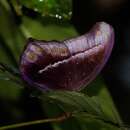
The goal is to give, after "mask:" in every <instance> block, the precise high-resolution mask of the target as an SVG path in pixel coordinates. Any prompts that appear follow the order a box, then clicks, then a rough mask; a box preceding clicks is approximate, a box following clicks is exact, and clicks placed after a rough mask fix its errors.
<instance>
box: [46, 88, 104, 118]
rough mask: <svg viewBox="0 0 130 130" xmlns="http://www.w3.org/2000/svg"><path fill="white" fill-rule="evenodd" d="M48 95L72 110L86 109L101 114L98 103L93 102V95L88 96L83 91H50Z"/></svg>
mask: <svg viewBox="0 0 130 130" xmlns="http://www.w3.org/2000/svg"><path fill="white" fill-rule="evenodd" d="M48 96H49V97H50V98H51V99H54V100H56V101H59V102H61V103H63V104H65V105H67V106H69V107H72V108H73V110H76V111H81V112H82V111H86V112H88V113H93V114H96V115H102V116H103V113H102V111H101V109H100V107H99V105H98V104H97V103H96V102H95V97H89V96H87V95H84V94H83V93H78V92H69V91H58V92H50V93H49V94H48Z"/></svg>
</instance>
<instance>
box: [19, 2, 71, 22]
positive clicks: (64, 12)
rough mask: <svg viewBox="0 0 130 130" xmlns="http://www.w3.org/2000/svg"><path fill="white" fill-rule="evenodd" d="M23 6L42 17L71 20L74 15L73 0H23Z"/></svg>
mask: <svg viewBox="0 0 130 130" xmlns="http://www.w3.org/2000/svg"><path fill="white" fill-rule="evenodd" d="M20 2H21V4H22V5H23V6H25V7H27V8H30V9H32V10H34V11H36V12H39V13H41V15H42V16H49V17H54V18H58V19H68V20H69V19H70V18H71V14H72V1H71V0H29V1H28V0H21V1H20Z"/></svg>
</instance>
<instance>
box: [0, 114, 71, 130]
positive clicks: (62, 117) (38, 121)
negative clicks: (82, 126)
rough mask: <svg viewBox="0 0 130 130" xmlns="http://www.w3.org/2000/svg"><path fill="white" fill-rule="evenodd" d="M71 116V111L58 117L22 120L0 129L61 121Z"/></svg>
mask: <svg viewBox="0 0 130 130" xmlns="http://www.w3.org/2000/svg"><path fill="white" fill-rule="evenodd" d="M71 116H72V114H71V113H69V112H68V113H64V114H62V115H60V116H58V117H55V118H48V119H42V120H36V121H29V122H23V123H18V124H12V125H6V126H2V127H0V130H6V129H13V128H19V127H23V126H29V125H35V124H42V123H50V122H52V123H55V122H62V121H64V120H66V119H68V118H70V117H71Z"/></svg>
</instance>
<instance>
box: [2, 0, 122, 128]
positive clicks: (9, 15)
mask: <svg viewBox="0 0 130 130" xmlns="http://www.w3.org/2000/svg"><path fill="white" fill-rule="evenodd" d="M11 2H12V3H8V2H7V1H5V0H1V1H0V62H3V63H6V64H9V65H12V66H13V67H17V69H18V64H19V58H20V54H21V53H22V50H23V48H24V45H25V44H26V39H27V38H29V37H33V38H37V39H44V40H54V39H55V40H63V39H66V38H70V37H73V36H76V35H78V33H77V32H76V30H75V28H74V27H73V25H71V24H70V21H69V20H68V21H66V22H63V21H62V20H60V19H56V20H55V18H52V17H51V16H52V15H54V16H56V15H57V14H58V16H62V17H63V18H65V19H66V18H67V19H70V12H71V11H72V10H71V0H61V1H59V0H30V1H27V0H22V1H20V3H17V2H16V1H15V0H12V1H11ZM10 4H12V5H13V7H14V8H15V9H16V6H18V5H17V4H20V5H19V6H21V7H22V6H25V7H27V8H30V9H32V10H34V11H36V12H39V13H41V14H42V16H39V15H38V17H36V18H32V17H29V16H27V15H25V14H24V13H23V14H22V15H21V16H15V15H14V12H13V11H12V8H11V7H10ZM17 9H18V8H17ZM16 12H17V11H16ZM45 15H48V18H46V17H44V16H45ZM19 17H20V19H21V22H20V24H17V22H16V21H17V20H18V18H19ZM6 76H7V75H5V73H4V72H2V71H0V100H2V101H3V102H4V103H3V104H4V105H3V106H2V108H1V109H0V110H1V111H2V110H4V109H5V110H6V111H7V114H6V112H5V114H6V117H8V116H9V115H10V116H11V117H10V120H8V122H7V123H11V122H16V121H17V120H18V121H21V120H26V119H25V118H26V115H24V114H26V112H25V111H24V110H23V109H22V108H20V107H19V106H17V104H18V103H19V102H20V101H21V100H22V99H21V97H22V94H23V92H24V88H21V87H20V84H19V85H18V84H15V83H13V82H11V81H10V80H8V77H6ZM3 79H4V80H6V81H4V80H3ZM28 95H29V97H30V98H27V99H25V100H30V102H31V101H32V99H31V98H33V95H31V94H30V93H28ZM87 95H88V96H87ZM31 96H32V97H31ZM45 97H46V98H47V99H48V98H49V101H48V100H46V99H44V98H45ZM50 99H51V100H50ZM38 100H40V102H41V103H42V104H41V106H40V107H42V109H43V110H44V111H45V115H46V116H48V117H54V116H57V114H59V113H63V112H65V111H76V112H77V114H75V116H74V117H72V118H71V119H68V120H66V121H64V122H62V123H60V124H55V123H52V127H53V129H54V130H67V129H71V130H94V129H97V130H110V129H111V130H119V129H120V128H118V127H116V126H114V125H113V124H111V123H107V121H112V122H114V123H115V124H119V125H122V122H121V120H120V117H119V114H118V112H117V110H116V108H115V106H114V104H113V101H112V99H111V96H110V95H109V92H108V90H107V88H106V86H105V84H104V82H103V79H102V78H100V77H98V78H97V79H96V80H95V81H93V83H91V84H90V85H89V86H87V87H86V88H85V89H84V90H83V91H82V93H76V92H50V93H46V94H43V96H41V98H40V99H38ZM24 107H26V106H24ZM31 107H32V109H34V106H31ZM35 107H37V110H39V109H41V108H39V106H35ZM52 108H53V109H52ZM34 111H35V110H34ZM80 112H84V113H80ZM8 113H10V114H9V115H8ZM0 114H1V113H0ZM33 114H34V113H32V115H33ZM90 115H91V116H90ZM92 116H96V117H97V116H98V117H99V119H96V118H92ZM2 118H3V116H0V120H3V119H2ZM104 120H106V122H104ZM3 124H6V122H2V124H1V125H3ZM43 125H44V124H43Z"/></svg>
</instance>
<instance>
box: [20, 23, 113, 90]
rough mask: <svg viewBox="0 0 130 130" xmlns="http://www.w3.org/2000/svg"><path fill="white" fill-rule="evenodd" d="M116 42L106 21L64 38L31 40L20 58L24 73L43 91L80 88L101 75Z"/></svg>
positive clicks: (21, 69) (27, 79) (28, 79)
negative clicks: (81, 32)
mask: <svg viewBox="0 0 130 130" xmlns="http://www.w3.org/2000/svg"><path fill="white" fill-rule="evenodd" d="M113 43H114V31H113V28H112V27H111V26H110V25H108V24H107V23H104V22H99V23H96V25H95V26H94V27H93V28H92V29H91V30H90V31H89V32H88V33H86V34H84V35H82V36H79V37H75V38H72V39H68V40H64V41H43V40H35V39H29V40H28V44H27V46H26V47H25V49H24V52H23V54H22V56H21V60H20V71H21V75H22V77H23V79H24V80H25V81H26V82H27V83H29V84H30V85H32V86H36V87H38V88H40V89H42V90H70V91H72V90H80V89H81V88H84V87H85V86H86V85H88V84H89V83H90V82H91V81H92V80H93V79H94V78H95V77H96V76H97V74H99V72H100V71H101V69H102V68H103V66H104V65H105V63H106V62H107V60H108V57H109V56H110V53H111V51H112V48H113Z"/></svg>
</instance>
